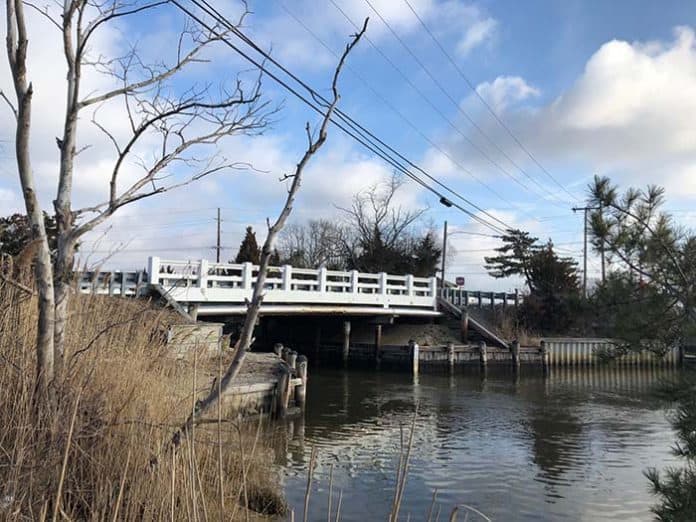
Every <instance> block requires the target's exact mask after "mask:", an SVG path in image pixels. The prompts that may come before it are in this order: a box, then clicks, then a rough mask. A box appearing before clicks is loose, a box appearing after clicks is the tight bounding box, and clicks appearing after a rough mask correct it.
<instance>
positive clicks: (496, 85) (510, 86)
mask: <svg viewBox="0 0 696 522" xmlns="http://www.w3.org/2000/svg"><path fill="white" fill-rule="evenodd" d="M476 91H477V92H478V93H479V94H480V95H481V97H482V98H483V99H484V100H486V102H487V103H488V104H489V105H490V106H491V107H492V108H493V110H494V111H496V112H502V111H504V110H505V109H507V108H508V107H509V106H510V105H512V104H514V103H516V102H520V101H524V100H527V99H529V98H536V97H538V96H539V94H540V91H539V90H538V89H537V88H536V87H532V86H531V85H529V84H528V83H527V82H526V81H525V80H524V78H520V77H519V76H498V77H497V78H496V79H495V80H493V82H483V83H481V84H479V85H477V86H476Z"/></svg>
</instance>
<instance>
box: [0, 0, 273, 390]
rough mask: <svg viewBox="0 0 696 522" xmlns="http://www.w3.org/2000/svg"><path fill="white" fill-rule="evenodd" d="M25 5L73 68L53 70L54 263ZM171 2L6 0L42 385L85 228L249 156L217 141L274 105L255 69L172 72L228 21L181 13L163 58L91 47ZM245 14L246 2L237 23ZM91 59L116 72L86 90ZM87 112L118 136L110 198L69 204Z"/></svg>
mask: <svg viewBox="0 0 696 522" xmlns="http://www.w3.org/2000/svg"><path fill="white" fill-rule="evenodd" d="M27 6H29V7H34V8H35V9H36V10H38V11H39V12H40V13H41V14H42V15H43V16H45V17H46V18H47V19H48V20H49V21H50V23H51V24H52V26H53V27H55V28H56V44H57V45H61V47H62V49H63V52H64V56H65V60H66V64H67V78H65V79H63V78H56V82H59V81H67V100H66V108H65V114H64V125H63V130H62V135H61V136H60V138H56V143H57V144H58V148H59V150H60V165H59V168H58V183H57V187H56V197H55V200H54V201H53V205H54V208H55V213H56V220H57V226H58V251H57V254H56V258H55V261H54V265H51V260H50V256H49V251H48V244H47V240H46V231H45V230H44V224H43V217H42V215H41V207H40V204H39V201H38V198H37V194H36V190H37V187H36V182H35V179H34V176H33V173H32V166H31V157H30V140H31V135H32V131H31V126H32V114H31V111H32V98H33V94H34V90H33V85H32V83H31V80H30V79H29V77H28V74H27V64H28V63H29V62H30V59H29V53H28V42H29V35H28V34H27V24H26V19H25V8H26V7H27ZM168 7H169V8H171V4H170V3H169V2H168V1H165V0H151V1H149V2H137V1H134V0H64V1H63V2H62V5H61V6H60V13H54V12H52V11H51V9H49V8H45V9H43V8H38V7H37V6H34V5H33V4H31V3H29V2H25V1H23V0H6V15H7V56H8V59H9V65H10V70H11V74H12V79H13V82H14V98H15V99H14V100H13V99H12V98H11V96H10V95H8V94H7V93H0V97H1V98H2V99H3V100H4V101H5V102H7V104H8V105H9V106H10V108H11V110H12V113H13V114H14V117H15V119H16V136H15V146H16V156H17V167H18V171H19V178H20V182H21V186H22V191H23V194H24V200H25V206H26V210H27V214H28V216H29V219H30V221H31V225H32V234H33V240H34V241H35V242H36V243H37V244H38V245H39V249H38V250H39V251H38V255H37V258H36V276H37V277H36V280H37V288H38V293H39V329H38V331H39V333H38V339H37V355H38V357H37V360H38V381H37V382H38V384H39V387H41V388H44V389H45V386H46V384H47V383H48V382H50V381H52V380H53V379H54V378H56V377H58V376H60V373H61V368H62V361H63V356H64V354H63V350H64V344H65V343H64V341H65V332H66V325H67V319H68V313H67V311H68V301H69V293H70V288H71V285H70V282H71V274H72V269H73V263H74V256H75V246H76V244H77V242H78V240H79V238H80V237H81V236H83V235H84V234H86V233H87V232H89V231H91V230H93V229H94V228H95V227H96V226H97V225H99V224H101V223H103V222H104V221H106V220H107V219H108V218H109V217H110V216H112V215H113V214H114V213H115V212H116V211H117V210H118V209H119V208H121V207H123V206H125V205H128V204H130V203H133V202H135V201H138V200H141V199H143V198H148V197H151V196H154V195H156V194H162V193H165V192H168V191H170V190H172V189H174V188H177V187H181V186H182V185H186V184H189V183H191V182H194V181H196V180H199V179H201V178H203V177H205V176H208V175H211V174H213V173H217V172H221V171H226V170H229V169H239V168H245V167H247V166H246V165H244V164H241V163H239V162H236V161H233V160H231V159H229V158H226V157H225V156H224V155H223V154H222V153H221V152H220V150H219V148H218V147H217V144H218V143H219V142H220V140H222V139H223V138H225V137H227V136H232V135H237V134H254V133H258V132H260V131H262V130H263V129H264V128H265V127H266V125H267V124H268V121H269V116H270V114H272V112H273V108H271V107H269V105H268V102H265V101H263V100H262V98H261V83H260V77H259V78H257V79H256V80H255V81H254V82H253V85H249V86H247V85H246V84H245V82H243V81H242V80H241V79H240V78H238V79H237V81H236V82H235V83H234V85H232V86H231V87H227V86H221V87H213V86H212V85H209V84H204V85H201V84H196V83H192V84H190V85H189V86H188V88H186V89H182V88H181V84H180V83H177V85H174V84H173V82H174V80H175V79H177V78H178V77H180V76H182V72H184V71H185V70H187V69H188V68H189V67H190V66H191V65H193V64H196V63H200V62H204V61H206V58H205V56H204V54H205V52H206V51H207V49H209V48H210V47H211V46H212V45H214V44H215V43H216V42H219V41H220V40H221V39H222V38H224V37H226V35H227V31H226V30H224V29H222V28H220V27H215V28H214V30H213V31H206V30H203V29H200V28H199V27H198V26H193V25H190V24H188V23H187V24H185V25H184V27H183V29H182V30H181V32H180V34H179V37H178V39H177V41H176V45H175V46H173V47H174V48H173V49H172V56H171V57H170V58H171V59H170V60H169V61H168V62H165V61H164V60H162V59H158V60H157V61H153V62H151V63H149V62H148V61H147V60H146V59H145V58H144V55H143V53H141V52H140V51H139V50H138V48H137V47H135V46H132V47H131V48H130V49H129V50H128V51H127V52H125V54H123V55H121V56H102V55H96V56H95V55H93V54H94V53H93V52H92V44H93V42H94V39H95V35H96V34H97V33H98V32H100V31H102V30H103V29H104V28H106V27H107V26H109V25H113V24H123V23H127V20H128V19H129V18H131V17H134V16H138V15H150V13H151V12H152V11H155V10H159V9H164V8H168ZM246 14H247V12H246V9H245V10H244V13H242V15H241V16H240V18H239V20H238V23H239V24H241V22H242V20H243V18H244V16H245V15H246ZM59 42H60V43H59ZM87 71H91V73H94V72H96V73H98V74H101V75H104V76H105V77H106V78H109V79H110V80H111V81H110V82H109V83H110V88H108V89H105V90H104V91H103V92H83V91H84V90H85V88H83V87H84V79H85V75H86V74H87ZM105 104H119V105H118V106H119V107H120V108H121V109H122V110H123V111H124V113H125V117H126V118H127V121H128V131H127V132H126V133H125V136H124V132H123V131H117V130H115V129H113V128H110V127H109V125H108V124H107V123H106V122H105V121H103V120H102V119H100V108H101V107H103V106H104V105H105ZM85 116H87V117H85ZM90 123H91V124H92V125H94V127H95V128H96V129H98V130H99V131H100V132H101V133H102V134H103V135H104V136H105V137H106V139H108V141H109V142H111V144H112V145H113V150H114V153H113V164H112V166H111V169H110V174H109V182H108V198H106V200H105V201H102V202H99V203H97V204H96V205H93V206H89V207H85V208H74V207H73V179H74V175H75V171H76V165H75V161H76V157H77V156H78V154H80V153H81V152H83V151H84V150H86V148H88V147H89V146H90V144H78V140H77V131H78V127H79V126H80V125H81V124H90ZM153 143H155V145H154V146H153ZM153 150H154V151H155V152H154V153H153V152H152V151H153ZM147 151H150V152H147ZM133 166H135V167H136V169H137V170H138V172H139V173H137V174H136V175H135V176H133V175H132V173H130V172H128V175H126V173H125V172H124V171H126V170H127V169H128V168H129V167H133Z"/></svg>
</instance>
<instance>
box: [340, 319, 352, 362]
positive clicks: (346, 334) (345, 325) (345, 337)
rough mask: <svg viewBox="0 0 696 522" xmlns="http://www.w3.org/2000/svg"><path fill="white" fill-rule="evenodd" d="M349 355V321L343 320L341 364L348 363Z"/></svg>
mask: <svg viewBox="0 0 696 522" xmlns="http://www.w3.org/2000/svg"><path fill="white" fill-rule="evenodd" d="M349 355H350V321H343V352H342V354H341V356H342V359H343V365H344V366H345V365H347V364H348V356H349Z"/></svg>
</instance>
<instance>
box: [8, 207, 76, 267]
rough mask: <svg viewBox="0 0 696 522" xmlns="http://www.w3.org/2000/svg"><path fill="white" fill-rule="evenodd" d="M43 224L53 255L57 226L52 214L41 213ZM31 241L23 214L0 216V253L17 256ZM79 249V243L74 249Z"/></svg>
mask: <svg viewBox="0 0 696 522" xmlns="http://www.w3.org/2000/svg"><path fill="white" fill-rule="evenodd" d="M43 216H44V226H45V227H46V235H47V236H48V247H49V249H50V251H51V256H52V257H53V256H55V253H56V249H57V235H58V227H57V226H56V219H55V217H54V216H51V215H49V214H47V213H46V212H44V213H43ZM30 241H31V225H30V223H29V220H28V219H27V216H26V215H24V214H12V215H10V216H7V217H0V254H6V255H9V256H12V257H14V256H17V255H19V253H20V252H21V251H22V249H24V247H26V246H27V245H28V244H29V242H30ZM78 249H79V244H78V245H77V247H76V249H75V250H76V251H77V250H78Z"/></svg>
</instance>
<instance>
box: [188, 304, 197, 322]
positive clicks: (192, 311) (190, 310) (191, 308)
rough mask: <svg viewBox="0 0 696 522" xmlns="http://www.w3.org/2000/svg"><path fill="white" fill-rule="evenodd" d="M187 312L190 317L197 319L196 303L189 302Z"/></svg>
mask: <svg viewBox="0 0 696 522" xmlns="http://www.w3.org/2000/svg"><path fill="white" fill-rule="evenodd" d="M188 313H189V315H190V316H191V319H193V320H194V321H198V304H190V305H189V307H188Z"/></svg>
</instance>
